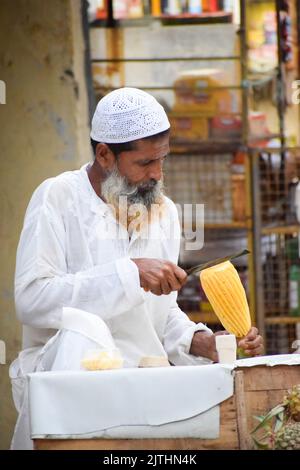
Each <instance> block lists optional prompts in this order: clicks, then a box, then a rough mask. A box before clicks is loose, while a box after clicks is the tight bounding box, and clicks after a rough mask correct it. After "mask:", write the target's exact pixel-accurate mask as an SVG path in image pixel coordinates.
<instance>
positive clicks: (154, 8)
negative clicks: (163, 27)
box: [151, 0, 161, 16]
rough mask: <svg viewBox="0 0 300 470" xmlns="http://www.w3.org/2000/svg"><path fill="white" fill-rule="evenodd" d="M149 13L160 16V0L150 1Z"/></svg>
mask: <svg viewBox="0 0 300 470" xmlns="http://www.w3.org/2000/svg"><path fill="white" fill-rule="evenodd" d="M151 14H152V16H160V15H161V3H160V0H152V2H151Z"/></svg>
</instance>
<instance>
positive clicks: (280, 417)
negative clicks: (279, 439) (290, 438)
mask: <svg viewBox="0 0 300 470" xmlns="http://www.w3.org/2000/svg"><path fill="white" fill-rule="evenodd" d="M283 420H284V412H283V411H282V412H281V413H279V415H278V416H276V421H275V426H274V432H275V433H276V432H278V431H279V430H280V429H281V428H282V426H283Z"/></svg>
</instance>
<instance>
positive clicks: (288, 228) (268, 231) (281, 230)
mask: <svg viewBox="0 0 300 470" xmlns="http://www.w3.org/2000/svg"><path fill="white" fill-rule="evenodd" d="M299 231H300V225H296V224H294V225H285V226H284V225H283V226H278V225H277V226H274V227H263V228H262V230H261V232H262V234H263V235H273V234H276V235H293V234H294V233H297V232H299Z"/></svg>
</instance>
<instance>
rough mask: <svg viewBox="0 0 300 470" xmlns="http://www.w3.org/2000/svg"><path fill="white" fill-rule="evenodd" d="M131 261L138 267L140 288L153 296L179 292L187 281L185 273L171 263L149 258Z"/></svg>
mask: <svg viewBox="0 0 300 470" xmlns="http://www.w3.org/2000/svg"><path fill="white" fill-rule="evenodd" d="M132 261H133V262H134V263H135V264H136V265H137V267H138V270H139V275H140V284H141V287H143V288H144V289H145V290H146V291H151V292H152V293H153V294H155V295H162V294H165V295H167V294H170V292H172V291H176V290H179V289H181V287H182V286H183V285H184V284H185V282H186V280H187V274H186V272H185V271H184V270H183V269H181V268H179V266H177V265H176V264H174V263H171V261H165V260H160V259H151V258H137V259H132Z"/></svg>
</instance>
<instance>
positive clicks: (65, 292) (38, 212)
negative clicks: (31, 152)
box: [15, 180, 144, 329]
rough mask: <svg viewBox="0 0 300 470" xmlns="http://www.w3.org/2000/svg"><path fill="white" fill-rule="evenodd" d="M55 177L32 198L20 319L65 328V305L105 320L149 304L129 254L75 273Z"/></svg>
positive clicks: (23, 247) (20, 269)
mask: <svg viewBox="0 0 300 470" xmlns="http://www.w3.org/2000/svg"><path fill="white" fill-rule="evenodd" d="M49 188H52V185H51V182H50V183H49V180H47V181H46V182H44V183H43V184H42V185H41V186H40V187H39V188H38V190H37V191H36V192H35V193H34V195H33V196H32V199H31V202H30V204H29V206H28V209H27V212H26V216H25V221H24V227H23V230H22V233H21V237H20V242H19V246H18V250H17V263H16V272H15V304H16V312H17V316H18V318H19V319H20V321H21V322H22V323H23V324H25V325H29V326H33V327H37V328H54V329H59V328H60V327H61V321H62V308H63V307H65V306H67V307H75V308H81V309H84V310H86V311H89V312H90V313H94V314H96V315H99V316H100V317H101V318H102V319H103V320H106V319H109V318H111V317H113V316H117V315H120V314H122V313H123V312H125V311H128V310H130V309H132V308H134V307H135V306H137V305H139V304H141V303H142V302H144V297H143V295H142V290H141V288H140V281H139V273H138V269H137V266H136V265H135V263H134V262H133V261H131V260H130V259H129V257H128V258H126V257H124V258H120V259H116V260H114V261H111V262H108V263H105V264H102V265H98V266H97V265H96V266H92V267H90V268H88V269H85V270H82V271H79V272H76V273H69V272H68V267H67V260H66V231H65V224H64V213H63V210H62V208H66V207H67V203H68V201H67V200H65V201H62V195H61V194H59V191H57V190H56V191H54V190H53V188H52V189H51V191H50V189H49Z"/></svg>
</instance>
